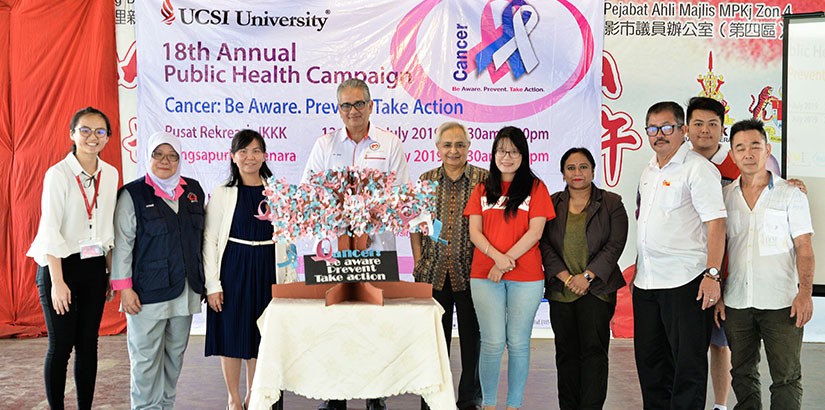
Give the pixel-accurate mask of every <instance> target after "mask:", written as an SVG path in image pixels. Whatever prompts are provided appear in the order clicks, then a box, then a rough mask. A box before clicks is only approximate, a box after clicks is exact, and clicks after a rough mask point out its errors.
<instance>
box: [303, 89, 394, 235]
mask: <svg viewBox="0 0 825 410" xmlns="http://www.w3.org/2000/svg"><path fill="white" fill-rule="evenodd" d="M337 95H338V115H339V116H340V117H341V120H342V121H343V122H344V127H343V128H340V129H338V130H337V131H333V132H330V133H327V134H325V135H322V136H321V137H320V138H318V139H317V140H316V141H315V145H314V146H313V147H312V151H311V152H310V154H309V159H307V164H306V167H305V168H304V174H303V178H302V179H301V182H308V181H309V179H310V177H312V174H314V173H316V172H321V171H325V170H328V169H338V168H342V167H349V166H355V167H360V168H373V169H377V170H379V171H382V172H385V173H390V172H395V177H396V185H401V184H405V183H407V182H409V181H410V175H409V173H408V172H407V157H406V156H405V155H404V147H403V146H402V145H401V140H399V139H398V137H397V136H396V135H395V134H393V133H392V132H389V131H387V130H385V129H383V128H379V127H376V126H375V125H374V124H372V122H370V114H371V113H372V110H373V103H372V98H371V97H370V89H369V87H367V84H366V83H365V82H363V81H361V80H359V79H357V78H350V79H348V80H344V81H343V82H342V83H341V84H339V85H338V92H337ZM368 249H371V250H395V234H393V233H392V232H385V233H382V234H379V235H375V236H374V237H370V239H369V247H368Z"/></svg>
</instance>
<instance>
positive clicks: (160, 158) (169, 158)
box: [152, 151, 180, 162]
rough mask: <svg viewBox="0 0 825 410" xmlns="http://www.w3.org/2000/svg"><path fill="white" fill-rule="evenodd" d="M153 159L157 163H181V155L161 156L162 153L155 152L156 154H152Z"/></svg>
mask: <svg viewBox="0 0 825 410" xmlns="http://www.w3.org/2000/svg"><path fill="white" fill-rule="evenodd" d="M152 159H154V160H155V161H158V162H162V161H163V160H164V159H165V160H167V161H169V162H178V161H180V155H178V154H176V153H174V152H173V153H171V154H165V155H164V154H161V153H160V152H157V151H155V152H152Z"/></svg>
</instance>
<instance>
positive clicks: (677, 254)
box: [633, 102, 727, 410]
mask: <svg viewBox="0 0 825 410" xmlns="http://www.w3.org/2000/svg"><path fill="white" fill-rule="evenodd" d="M645 121H646V125H647V127H646V128H645V131H646V132H647V135H648V139H649V142H650V146H651V148H653V151H654V152H655V155H654V156H653V158H652V159H651V160H650V162H649V163H648V164H647V166H645V168H644V170H643V171H642V175H641V178H640V181H639V208H638V224H637V243H636V248H637V251H638V257H637V262H636V276H635V278H634V281H633V318H634V339H633V340H634V348H635V352H636V368H637V371H638V374H639V383H640V384H641V389H642V399H643V403H644V408H645V409H672V410H677V409H678V410H681V409H685V410H688V409H701V408H704V405H705V398H706V394H707V376H708V360H707V351H708V345H709V344H710V334H711V326H712V323H713V315H712V312H713V309H712V307H713V305H714V304H715V303H716V302H717V301H718V300H719V297H720V294H721V290H720V284H719V282H720V280H721V279H720V277H719V267H720V266H721V264H722V255H723V251H724V243H725V217H726V216H727V213H726V212H725V205H724V202H723V201H722V191H721V190H720V189H719V186H720V174H719V171H718V170H717V169H716V167H714V166H713V164H711V163H710V162H709V161H708V160H706V159H705V158H704V157H703V156H701V155H699V154H697V153H696V152H693V151H691V149H690V147H689V146H688V144H685V135H686V132H687V126H686V125H685V112H684V110H683V109H682V107H681V106H680V105H679V104H677V103H675V102H659V103H656V104H654V105H653V106H651V107H650V109H648V112H647V117H646V120H645Z"/></svg>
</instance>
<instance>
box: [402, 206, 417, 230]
mask: <svg viewBox="0 0 825 410" xmlns="http://www.w3.org/2000/svg"><path fill="white" fill-rule="evenodd" d="M413 212H415V211H413V210H411V209H410V208H409V207H404V208H403V209H402V210H401V212H399V213H398V217H399V218H401V226H407V224H409V223H410V221H412V220H413V219H415V218H418V215H420V212H419V213H417V214H414V215H413V214H412V213H413Z"/></svg>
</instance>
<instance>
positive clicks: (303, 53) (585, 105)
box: [136, 0, 603, 190]
mask: <svg viewBox="0 0 825 410" xmlns="http://www.w3.org/2000/svg"><path fill="white" fill-rule="evenodd" d="M204 4H206V3H203V2H198V1H192V0H186V1H185V0H167V1H161V0H151V1H144V2H138V3H137V4H136V11H137V16H138V19H137V22H138V24H137V39H138V49H139V50H140V52H139V53H138V64H137V66H138V76H139V83H140V87H138V124H139V126H138V129H139V130H141V131H140V135H148V134H150V133H152V132H154V131H157V130H166V131H169V132H172V133H174V134H176V135H178V136H180V137H181V138H182V139H183V150H184V152H183V159H184V163H183V166H184V170H183V172H184V174H186V175H190V176H192V177H195V178H196V179H199V180H200V181H201V183H202V184H203V185H204V187H205V189H207V190H211V188H212V187H213V186H215V185H217V184H219V183H221V182H222V181H224V180H225V178H226V176H227V173H228V169H229V165H228V162H229V156H228V153H229V140H230V139H231V137H232V135H233V134H234V133H235V131H237V130H239V129H242V128H252V129H256V130H258V131H259V132H260V133H261V134H262V135H263V136H264V137H265V139H266V140H267V149H268V151H269V152H268V154H269V164H270V167H271V168H272V170H273V172H274V173H275V175H277V176H285V177H287V179H288V180H290V181H292V182H294V181H297V180H298V179H299V176H300V173H301V171H302V170H303V164H304V161H305V159H306V158H307V156H308V154H309V151H310V149H311V147H312V143H313V142H314V140H315V139H316V138H317V137H319V136H320V135H322V134H324V133H326V132H329V131H331V130H334V129H335V128H338V127H340V126H341V125H342V124H341V120H340V119H339V118H338V115H337V109H338V108H337V105H336V102H337V101H336V96H335V88H336V86H337V84H338V83H340V82H341V81H342V80H344V79H346V78H349V77H357V78H361V79H364V80H365V81H366V82H367V83H368V84H369V85H370V91H371V93H372V98H373V101H374V103H375V108H374V112H373V113H372V114H373V116H372V118H371V119H372V121H373V122H374V123H375V124H376V125H378V126H380V127H383V128H387V129H389V130H391V131H393V132H394V133H396V134H397V135H398V136H399V137H400V138H401V140H402V141H403V142H404V147H405V150H406V153H407V156H408V162H409V165H410V167H409V168H410V174H411V176H412V177H416V176H417V175H419V174H420V173H421V172H423V171H425V170H427V169H430V168H433V167H436V166H438V162H439V161H438V158H437V155H436V150H435V145H434V134H435V129H436V127H437V126H438V125H439V124H440V123H442V122H444V121H446V120H458V121H461V122H463V123H465V124H466V125H467V126H468V128H469V129H470V130H471V133H472V139H473V146H472V150H471V153H470V156H471V161H472V162H473V163H476V164H479V165H482V166H484V167H487V166H488V165H489V161H490V156H489V150H490V142H491V140H492V138H493V137H494V136H495V133H496V131H497V130H498V129H499V128H501V127H502V126H503V125H510V124H512V125H516V126H519V127H521V128H522V129H524V130H525V133H526V134H527V137H528V139H529V140H530V141H531V142H532V145H531V148H532V152H531V154H532V155H531V157H532V158H531V160H532V162H533V164H534V166H535V169H536V170H537V171H538V172H539V174H540V175H541V176H542V177H543V178H544V179H546V180H547V181H546V182H547V183H548V185H550V186H551V187H556V188H558V187H560V186H561V179H560V176H559V172H558V159H559V156H560V154H561V153H563V151H564V150H566V149H567V148H568V147H570V146H573V145H576V146H586V147H588V148H590V149H591V150H593V152H599V150H600V146H599V136H600V135H601V129H600V128H601V126H600V124H599V122H598V118H599V112H600V102H601V97H600V78H601V58H599V56H600V55H601V52H602V36H601V26H602V21H603V15H602V10H601V7H599V5H598V4H594V2H584V1H576V2H570V1H566V0H560V1H542V2H538V1H537V2H532V3H527V2H524V1H520V0H516V1H512V2H510V1H491V2H488V3H487V4H486V5H485V4H478V2H474V1H473V2H471V1H451V2H439V1H424V2H420V1H409V0H407V1H403V0H402V1H399V0H392V1H384V0H379V1H375V0H372V1H361V0H357V1H349V2H346V4H345V5H344V4H342V3H341V2H334V1H328V0H314V1H306V2H301V3H295V2H272V1H250V2H243V3H240V4H242V5H238V4H239V3H238V2H234V1H210V2H208V8H205V7H204ZM594 28H595V35H594ZM141 140H142V139H141V138H138V151H137V152H138V162H139V163H140V162H142V161H143V160H144V158H143V155H144V153H143V149H142V148H141V147H142V141H141Z"/></svg>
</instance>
